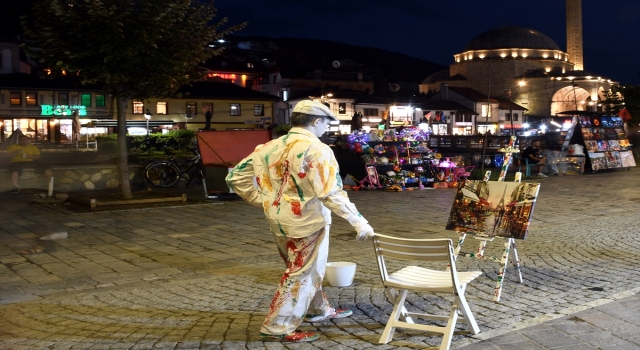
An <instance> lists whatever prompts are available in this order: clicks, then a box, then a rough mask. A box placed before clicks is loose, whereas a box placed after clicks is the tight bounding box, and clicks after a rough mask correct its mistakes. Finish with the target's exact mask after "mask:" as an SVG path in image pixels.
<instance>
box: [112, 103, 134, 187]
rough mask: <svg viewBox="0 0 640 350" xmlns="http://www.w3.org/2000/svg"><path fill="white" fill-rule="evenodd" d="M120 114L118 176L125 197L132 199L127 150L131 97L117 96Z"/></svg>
mask: <svg viewBox="0 0 640 350" xmlns="http://www.w3.org/2000/svg"><path fill="white" fill-rule="evenodd" d="M116 99H117V100H116V105H117V109H118V110H117V113H118V114H117V115H118V128H117V130H118V176H119V178H120V192H121V193H122V197H123V198H124V199H131V198H133V195H132V194H131V185H130V184H129V159H128V156H129V152H128V150H127V105H128V104H129V100H130V99H129V98H128V97H123V96H118V97H117V98H116Z"/></svg>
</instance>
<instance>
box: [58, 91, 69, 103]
mask: <svg viewBox="0 0 640 350" xmlns="http://www.w3.org/2000/svg"><path fill="white" fill-rule="evenodd" d="M58 105H61V106H68V105H69V94H68V93H66V92H59V93H58Z"/></svg>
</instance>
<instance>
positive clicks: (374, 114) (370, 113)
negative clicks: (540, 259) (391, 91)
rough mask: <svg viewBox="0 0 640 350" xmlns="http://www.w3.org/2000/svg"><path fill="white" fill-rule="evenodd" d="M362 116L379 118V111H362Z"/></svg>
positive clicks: (367, 109) (369, 109)
mask: <svg viewBox="0 0 640 350" xmlns="http://www.w3.org/2000/svg"><path fill="white" fill-rule="evenodd" d="M362 114H363V115H364V116H365V117H377V116H378V109H377V108H365V109H364V110H363V111H362Z"/></svg>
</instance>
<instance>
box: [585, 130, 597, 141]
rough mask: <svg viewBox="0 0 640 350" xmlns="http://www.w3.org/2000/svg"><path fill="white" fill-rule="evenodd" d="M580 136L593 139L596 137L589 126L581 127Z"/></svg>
mask: <svg viewBox="0 0 640 350" xmlns="http://www.w3.org/2000/svg"><path fill="white" fill-rule="evenodd" d="M582 137H583V138H584V139H585V140H594V139H595V138H596V136H595V134H594V133H593V129H591V128H583V129H582Z"/></svg>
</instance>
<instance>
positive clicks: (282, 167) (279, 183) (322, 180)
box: [226, 128, 367, 238]
mask: <svg viewBox="0 0 640 350" xmlns="http://www.w3.org/2000/svg"><path fill="white" fill-rule="evenodd" d="M254 179H255V181H254ZM226 181H227V184H228V185H229V187H230V188H231V189H233V190H234V191H235V192H236V193H237V194H238V195H239V196H240V197H242V198H243V199H244V200H245V201H247V202H249V203H251V204H253V205H255V206H260V207H262V208H263V209H264V213H265V215H266V216H267V220H268V221H269V224H270V226H271V230H272V231H273V232H274V233H280V234H282V235H285V236H287V237H291V238H301V237H306V236H308V235H310V234H312V233H315V232H317V231H318V230H320V229H322V228H323V227H324V226H326V225H329V224H331V212H334V213H336V214H337V215H339V216H341V217H342V218H344V219H346V220H347V221H348V222H349V223H350V224H351V225H353V226H354V227H356V231H358V228H359V227H360V226H361V225H366V224H367V220H365V219H364V218H363V217H362V215H360V213H358V210H357V209H356V207H355V205H353V203H351V202H350V201H349V197H348V196H347V193H346V192H345V191H343V190H342V180H341V179H340V173H339V171H338V162H337V161H336V159H335V156H334V155H333V151H332V150H331V148H330V147H329V146H327V145H325V144H324V143H322V142H321V141H320V140H319V139H318V138H317V137H316V136H315V135H313V134H312V133H311V132H309V131H307V130H305V129H302V128H291V131H289V133H288V134H287V135H285V136H282V137H280V138H278V139H276V140H272V141H270V142H268V143H266V144H264V145H260V146H258V147H256V150H255V151H254V152H253V153H252V154H250V155H249V156H248V157H247V158H245V159H243V160H242V161H241V162H240V163H238V165H236V167H235V168H233V170H232V171H231V172H230V173H229V175H227V178H226Z"/></svg>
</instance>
